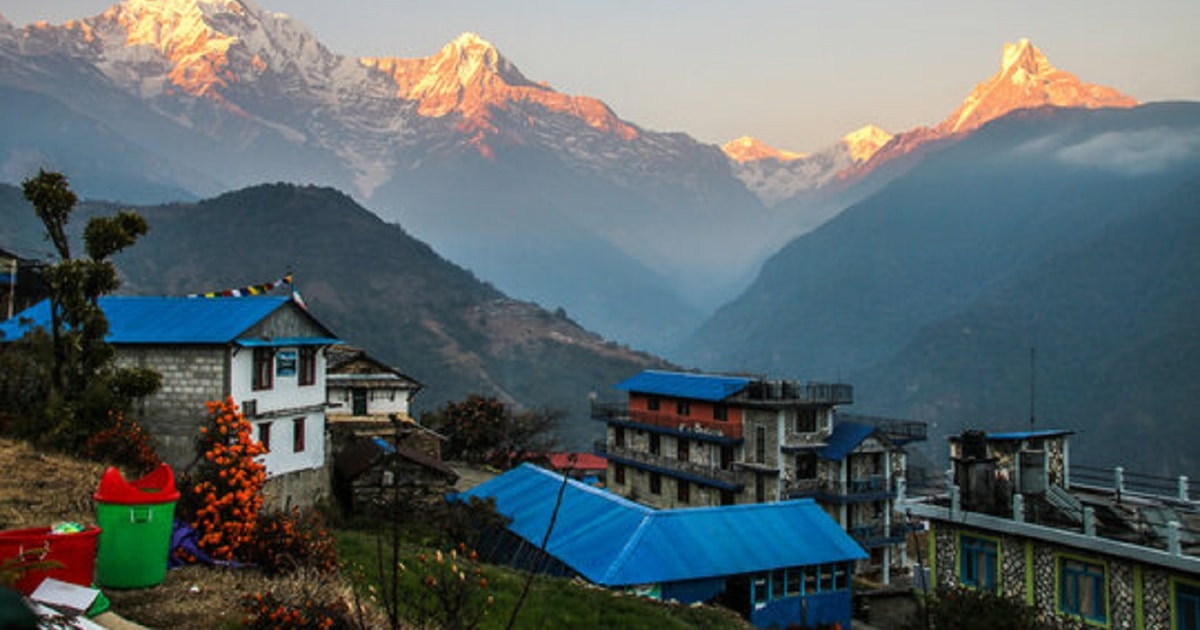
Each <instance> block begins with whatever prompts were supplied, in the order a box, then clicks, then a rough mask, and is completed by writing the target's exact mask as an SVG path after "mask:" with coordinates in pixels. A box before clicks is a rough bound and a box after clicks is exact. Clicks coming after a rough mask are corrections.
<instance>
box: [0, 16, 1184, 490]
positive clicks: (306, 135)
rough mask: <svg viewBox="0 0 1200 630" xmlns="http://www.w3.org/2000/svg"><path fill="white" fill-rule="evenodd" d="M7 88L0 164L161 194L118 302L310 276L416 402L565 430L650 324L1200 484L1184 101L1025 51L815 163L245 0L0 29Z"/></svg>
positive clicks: (137, 195)
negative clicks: (373, 48)
mask: <svg viewBox="0 0 1200 630" xmlns="http://www.w3.org/2000/svg"><path fill="white" fill-rule="evenodd" d="M0 98H3V99H4V102H5V103H6V104H12V105H13V106H11V107H5V108H4V109H3V110H0V178H2V179H3V180H4V181H7V182H10V183H16V182H19V181H20V180H21V179H23V178H25V177H28V176H29V175H30V174H32V173H33V172H35V171H36V169H37V168H38V167H45V168H50V169H55V170H61V171H63V172H65V173H67V174H68V175H69V176H70V177H71V181H72V183H73V185H74V186H75V188H76V189H77V190H79V191H80V192H81V193H82V194H83V195H84V196H86V197H89V198H91V199H108V200H112V201H120V202H125V203H136V204H140V208H141V209H143V210H144V211H145V212H146V213H147V214H148V215H150V216H149V218H150V220H151V225H152V230H153V231H152V234H151V236H149V237H147V240H146V241H145V243H144V244H143V243H139V245H138V247H137V248H135V249H136V250H138V251H139V252H140V253H131V256H130V257H129V258H128V259H124V260H122V261H121V263H122V269H123V270H125V272H126V273H127V276H128V279H129V285H128V287H127V288H128V289H129V290H132V291H142V292H194V291H198V290H206V289H209V288H213V287H211V286H210V285H211V284H213V283H216V284H227V285H233V286H240V285H244V284H249V283H253V282H254V281H255V280H256V279H259V278H262V277H272V276H274V275H275V274H277V273H278V272H279V268H280V267H292V268H294V269H295V270H296V271H297V273H298V275H299V277H300V278H301V283H302V284H301V288H302V290H303V291H304V293H305V296H306V297H309V299H310V301H311V302H312V303H313V305H314V309H317V310H318V314H319V315H320V316H321V317H322V318H323V319H328V320H329V321H330V324H331V325H332V326H334V328H335V330H337V331H338V332H339V333H340V334H342V335H343V336H346V337H348V338H349V339H350V340H351V341H353V342H356V343H361V344H362V345H366V346H367V347H368V348H369V349H370V350H371V351H372V352H374V353H376V354H379V355H380V356H381V358H383V359H385V360H387V361H389V362H393V363H395V364H396V365H398V366H400V367H402V369H405V370H407V371H410V372H412V374H413V376H415V377H416V378H418V380H422V381H423V382H426V383H427V384H429V386H430V387H429V391H428V392H427V395H426V400H425V404H429V403H431V402H432V403H433V404H437V403H440V402H443V401H442V400H441V399H442V398H443V397H445V398H451V397H455V396H458V395H461V394H463V393H465V392H466V393H469V392H477V391H482V392H484V393H495V394H497V395H499V396H501V397H502V398H504V399H505V400H508V401H512V402H516V403H520V404H522V405H524V406H528V407H537V406H542V405H550V406H555V407H569V408H570V410H571V412H572V414H573V416H574V417H576V418H579V417H581V416H582V415H585V414H586V410H585V409H584V408H583V407H584V404H585V403H584V400H585V398H586V397H587V394H588V393H590V392H595V391H596V388H597V387H601V388H603V387H605V386H606V385H609V384H611V383H614V382H617V381H619V380H621V378H623V376H621V375H627V373H629V372H630V371H636V370H637V369H640V368H641V367H644V366H649V365H665V361H663V360H662V359H657V358H655V357H653V356H650V355H645V354H640V353H636V352H631V351H629V350H627V349H626V346H632V347H635V348H640V349H646V350H650V351H654V352H656V353H658V354H660V355H662V356H665V357H668V358H669V359H670V360H671V361H673V362H674V363H677V364H682V365H687V366H697V367H702V368H706V369H711V370H715V371H723V372H728V371H743V372H753V373H766V374H769V375H772V376H781V377H786V378H801V379H802V380H803V379H810V378H811V379H815V380H838V381H849V382H851V383H853V384H854V385H855V386H856V399H857V403H856V407H857V408H858V409H857V410H858V411H860V412H869V413H877V414H880V415H888V416H897V417H906V418H913V419H919V420H926V421H928V422H930V425H931V435H934V436H941V435H944V434H947V433H955V432H957V431H959V430H961V429H962V428H966V427H972V426H980V425H982V426H984V427H985V428H1005V429H1010V428H1014V426H1013V425H1014V423H1019V424H1020V426H1025V423H1029V422H1034V423H1035V426H1046V425H1051V424H1052V425H1055V428H1060V427H1061V428H1069V429H1077V430H1078V431H1079V432H1080V435H1079V438H1080V441H1081V442H1082V443H1083V445H1084V446H1087V447H1095V448H1089V449H1088V451H1089V452H1091V453H1092V455H1093V458H1092V459H1091V462H1093V463H1105V462H1102V461H1100V460H1103V459H1104V458H1105V457H1121V456H1128V457H1130V458H1131V460H1132V461H1128V462H1125V463H1127V464H1128V465H1129V466H1131V467H1132V468H1134V469H1137V470H1146V471H1148V472H1168V471H1169V472H1176V473H1177V472H1188V471H1192V474H1195V473H1200V463H1198V462H1197V461H1196V460H1195V458H1194V456H1192V455H1191V454H1190V453H1189V452H1188V451H1187V449H1186V448H1181V446H1180V445H1182V444H1188V443H1190V440H1193V439H1195V438H1196V437H1200V435H1196V434H1195V431H1194V430H1193V429H1192V428H1191V427H1192V426H1194V425H1195V423H1194V422H1191V420H1192V419H1193V418H1194V412H1192V411H1191V409H1192V408H1193V407H1194V406H1195V404H1194V403H1195V402H1196V401H1195V394H1194V392H1195V391H1196V387H1195V385H1194V383H1193V382H1192V381H1194V379H1193V378H1191V377H1190V376H1189V375H1190V374H1195V373H1200V356H1198V354H1197V351H1196V345H1195V342H1194V339H1197V338H1200V335H1197V334H1196V333H1197V332H1200V331H1196V330H1195V328H1194V327H1195V324H1194V323H1191V319H1194V318H1192V317H1190V316H1189V315H1188V314H1190V313H1194V312H1196V310H1195V306H1197V305H1196V304H1194V303H1193V301H1192V300H1193V298H1191V297H1190V296H1192V295H1200V291H1198V290H1197V289H1198V288H1200V287H1197V286H1196V282H1197V281H1196V280H1195V278H1196V277H1197V275H1196V273H1195V272H1196V271H1198V269H1197V268H1196V259H1195V252H1196V251H1200V244H1198V243H1197V242H1196V233H1195V224H1194V218H1195V217H1196V215H1197V213H1196V210H1195V204H1194V202H1193V201H1191V200H1192V199H1195V198H1196V197H1195V192H1196V177H1197V172H1198V170H1200V164H1198V163H1197V155H1198V154H1200V122H1198V118H1200V112H1198V111H1197V108H1198V107H1200V106H1197V105H1196V104H1194V103H1152V104H1145V105H1139V104H1138V103H1137V101H1136V100H1135V99H1133V98H1132V97H1130V96H1127V95H1125V94H1122V93H1121V92H1119V91H1117V90H1115V89H1113V88H1108V87H1103V86H1097V85H1093V84H1089V83H1086V82H1085V81H1083V80H1081V79H1080V78H1078V77H1076V76H1074V75H1072V74H1071V73H1069V72H1066V71H1063V70H1059V69H1058V68H1056V67H1054V66H1053V65H1052V64H1051V63H1050V62H1049V60H1048V59H1047V58H1046V56H1045V55H1044V54H1042V53H1041V52H1040V51H1039V50H1038V49H1037V48H1036V47H1035V46H1033V44H1032V43H1031V42H1029V41H1028V40H1019V41H1017V42H1016V43H1013V44H1008V45H1005V47H1004V49H1003V51H1002V55H1001V60H1000V65H999V69H998V70H997V72H996V73H995V74H994V75H993V76H991V77H989V78H988V79H986V80H984V81H982V82H980V83H979V84H978V85H976V86H975V88H974V89H973V90H971V92H970V93H969V94H968V95H967V96H966V97H965V98H964V100H963V102H962V103H961V105H960V106H959V107H958V108H957V109H956V110H955V111H953V112H951V113H950V114H949V115H947V116H946V117H945V118H944V119H942V120H941V122H939V123H937V124H933V125H930V126H921V127H917V128H914V129H908V130H891V131H887V130H883V129H880V128H878V127H876V126H873V125H869V124H867V125H864V126H863V127H861V128H860V129H858V130H856V131H852V132H850V133H847V134H845V135H843V136H842V137H841V138H840V139H838V140H836V141H834V142H832V143H830V145H829V146H826V147H822V148H817V149H816V150H812V151H798V150H791V149H781V148H775V147H771V146H769V145H768V144H767V143H766V142H763V141H761V140H758V139H754V138H741V139H738V140H735V141H731V142H730V143H727V144H726V145H724V146H715V145H709V144H705V143H703V142H699V141H697V140H695V139H693V138H691V137H689V136H688V135H686V134H683V133H661V132H657V131H654V130H650V129H645V128H643V127H641V126H639V125H638V124H636V123H635V122H632V121H628V120H624V119H622V118H621V117H620V116H618V114H617V113H616V112H614V111H613V110H612V109H611V108H609V107H608V106H607V105H605V104H604V102H603V101H602V100H600V99H598V98H594V97H589V96H573V95H567V94H563V93H560V92H557V91H555V90H554V89H552V88H550V87H549V86H547V85H545V84H543V83H541V82H538V81H536V80H534V79H530V78H528V77H526V76H525V75H524V74H523V73H522V72H521V71H520V70H519V69H518V68H517V66H516V65H515V64H514V63H513V62H512V61H510V60H508V59H507V58H505V57H504V56H503V55H502V54H500V52H499V50H498V49H497V48H496V47H495V46H493V45H491V44H490V43H489V42H487V41H486V40H485V39H483V38H482V37H480V36H478V35H475V34H471V33H466V34H464V35H462V36H460V37H458V38H456V39H455V40H454V41H452V42H450V43H448V44H447V45H446V46H445V47H444V48H442V49H441V50H440V51H437V52H436V53H434V54H433V55H431V56H428V57H423V58H413V59H405V58H364V59H351V58H348V57H345V56H342V55H339V54H337V53H335V52H333V51H330V50H328V49H326V48H325V47H324V46H323V45H322V44H321V43H320V42H319V41H318V40H317V39H316V38H315V37H314V36H313V35H312V34H311V33H309V32H308V31H307V30H305V29H304V28H303V27H302V26H300V25H299V24H298V23H296V22H295V21H293V20H291V19H290V18H288V17H287V16H285V15H282V14H277V13H270V12H267V11H264V10H262V9H259V8H258V7H257V6H255V5H254V4H253V2H251V1H250V0H240V1H233V0H158V1H150V0H124V1H123V2H121V3H120V4H117V5H114V6H113V8H111V9H109V10H108V11H106V12H105V13H103V14H100V15H97V16H93V17H89V18H85V19H81V20H77V21H73V22H68V23H66V24H62V25H58V26H52V25H46V24H37V25H31V26H26V27H23V28H17V27H15V26H13V25H11V24H9V23H7V22H5V21H3V20H0ZM273 181H284V182H294V183H295V184H300V185H291V184H289V185H274V184H272V185H263V182H273ZM305 184H315V185H316V186H306V185H305ZM335 189H336V190H335ZM339 190H340V191H344V193H340V192H337V191H339ZM229 191H233V192H229ZM12 195H14V193H13V192H12V191H11V190H8V189H0V204H3V203H4V199H7V198H8V196H12ZM165 201H174V202H175V203H168V204H165V205H164V204H163V202H165ZM4 207H5V208H7V207H8V206H4ZM95 207H96V208H111V207H112V206H111V205H108V204H102V203H97V204H96V205H95ZM364 208H368V209H369V212H368V211H367V210H364ZM5 212H6V214H7V213H8V212H9V211H8V210H7V209H5ZM22 212H24V210H22ZM371 213H374V215H375V216H372V215H371ZM326 214H327V215H328V216H324V215H326ZM342 223H345V226H346V227H345V228H343V227H341V224H342ZM12 229H15V228H13V227H12V226H11V225H9V226H4V227H2V228H0V235H2V236H4V237H5V238H6V239H8V238H16V236H13V233H12V232H11V230H12ZM26 236H27V235H26ZM214 242H220V243H222V244H224V243H230V245H229V246H228V247H225V246H224V245H222V247H221V248H219V251H214V250H217V249H218V248H214V247H213V246H212V244H213V243H214ZM143 245H144V247H143ZM360 250H361V251H360ZM392 250H395V251H392ZM228 251H236V252H237V255H236V256H229V255H227V253H228ZM449 261H453V263H450V262H449ZM126 268H127V270H126ZM201 284H204V285H205V286H198V285H201ZM216 288H220V287H216ZM508 296H513V297H511V298H510V297H508ZM410 301H411V303H410ZM589 330H590V331H595V333H599V334H598V335H597V334H594V333H591V332H587V331H589ZM605 338H607V339H608V340H609V341H605V340H604V339H605ZM1030 354H1036V357H1037V360H1036V361H1030V358H1029V356H1030ZM410 366H413V367H410ZM1035 381H1036V383H1037V386H1036V388H1035V387H1033V386H1032V384H1033V383H1034V382H1035ZM1035 390H1036V391H1035ZM1035 393H1036V395H1035ZM1031 416H1032V417H1031ZM585 424H586V421H584V422H582V423H578V422H577V423H576V424H575V425H573V426H576V427H583V426H584V425H585ZM1015 428H1020V427H1015ZM1130 431H1134V432H1136V434H1137V435H1139V436H1144V437H1145V439H1143V440H1141V441H1140V442H1139V443H1138V445H1137V446H1136V447H1127V445H1126V442H1127V441H1128V435H1129V434H1130ZM593 433H594V431H593V432H591V433H589V429H587V428H581V429H580V430H579V431H578V432H577V433H576V434H575V437H576V439H577V441H580V442H583V441H586V440H587V439H589V437H590V436H591V435H592V434H593ZM933 442H938V440H937V439H936V438H935V439H934V440H932V441H931V444H932V447H933V448H934V450H935V451H938V450H940V444H937V443H933Z"/></svg>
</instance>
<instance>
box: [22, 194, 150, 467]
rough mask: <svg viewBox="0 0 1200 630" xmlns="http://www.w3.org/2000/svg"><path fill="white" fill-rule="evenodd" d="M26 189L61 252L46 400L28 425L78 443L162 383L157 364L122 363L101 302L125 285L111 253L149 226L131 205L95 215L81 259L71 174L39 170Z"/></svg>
mask: <svg viewBox="0 0 1200 630" xmlns="http://www.w3.org/2000/svg"><path fill="white" fill-rule="evenodd" d="M22 188H23V192H24V195H25V198H26V199H27V200H28V201H29V202H30V203H31V204H32V205H33V209H34V212H35V213H36V214H37V216H38V218H39V219H40V220H41V221H42V224H43V225H44V226H45V229H46V239H47V240H49V241H50V242H51V243H52V244H53V245H54V248H55V250H56V252H57V254H58V261H57V262H55V263H54V264H52V265H49V267H48V269H47V270H46V280H47V283H48V284H49V287H50V331H49V335H50V345H51V352H50V357H51V359H50V369H49V382H48V383H47V384H46V391H47V395H46V405H45V408H44V413H43V415H42V417H41V418H40V419H38V421H37V422H36V423H35V424H34V425H33V426H30V427H28V429H29V432H30V433H31V434H32V435H33V436H36V437H38V438H40V440H41V441H43V442H44V443H48V444H51V445H54V446H59V447H63V448H67V449H76V448H78V447H79V446H81V445H82V444H83V443H84V442H85V441H86V440H87V438H88V437H89V436H91V435H92V434H93V433H95V432H97V431H99V430H101V429H103V428H105V427H106V426H107V424H108V423H109V421H110V420H109V418H110V414H109V412H110V411H119V412H125V411H127V410H128V408H129V406H130V403H131V402H132V401H133V400H135V399H137V398H140V397H143V396H147V395H149V394H152V393H154V392H155V391H157V390H158V387H159V385H160V383H161V379H160V377H159V375H158V374H157V373H156V372H154V371H153V370H149V369H146V368H118V367H117V366H116V365H115V353H114V351H113V348H112V346H110V345H109V344H108V343H107V342H106V341H105V337H106V336H107V334H108V320H107V318H105V316H104V312H103V311H102V310H101V309H100V304H99V300H100V297H101V296H102V295H106V294H109V293H112V292H113V291H115V290H116V289H117V288H118V287H120V285H121V281H120V278H119V277H118V275H117V269H116V266H115V265H114V264H113V262H112V260H111V258H112V256H114V255H115V254H117V253H119V252H121V251H122V250H124V249H125V248H127V247H129V246H130V245H132V244H134V243H135V242H136V241H137V239H138V237H140V236H142V235H143V234H145V233H146V231H147V229H148V226H147V224H146V220H145V219H144V218H142V217H141V215H139V214H137V213H136V212H133V211H131V210H122V211H120V212H118V213H117V214H116V215H114V216H110V217H96V218H93V219H91V220H90V221H88V224H87V226H86V228H85V229H84V231H83V241H84V250H85V252H86V254H87V257H86V258H74V257H72V255H71V242H70V235H69V234H68V232H67V224H68V223H69V221H70V218H71V213H72V211H73V210H74V208H75V204H76V203H77V202H78V198H77V197H76V196H75V193H74V192H72V191H71V188H70V186H69V185H68V183H67V178H66V177H64V176H63V175H62V174H61V173H53V172H46V171H39V172H38V174H37V176H36V177H32V178H30V179H27V180H25V182H23V184H22Z"/></svg>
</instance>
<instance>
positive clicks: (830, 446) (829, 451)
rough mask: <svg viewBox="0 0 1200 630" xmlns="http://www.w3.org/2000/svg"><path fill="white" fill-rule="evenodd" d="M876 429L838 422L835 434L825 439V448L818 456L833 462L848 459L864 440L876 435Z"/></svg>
mask: <svg viewBox="0 0 1200 630" xmlns="http://www.w3.org/2000/svg"><path fill="white" fill-rule="evenodd" d="M875 430H876V429H875V427H873V426H871V425H869V424H859V423H857V422H838V423H835V424H834V425H833V432H832V433H830V434H829V437H828V438H826V439H825V446H823V447H821V448H820V449H819V450H818V451H817V455H818V456H820V457H822V458H824V459H828V460H832V461H835V462H836V461H841V460H843V459H846V456H847V455H849V454H850V451H853V450H854V449H856V448H858V446H859V445H860V444H862V443H863V440H865V439H867V437H869V436H870V435H871V434H872V433H875Z"/></svg>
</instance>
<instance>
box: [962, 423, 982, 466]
mask: <svg viewBox="0 0 1200 630" xmlns="http://www.w3.org/2000/svg"><path fill="white" fill-rule="evenodd" d="M959 440H960V443H961V445H962V458H963V459H983V458H985V457H987V433H985V432H983V431H980V430H978V429H968V430H966V431H963V432H962V435H961V436H960V437H959Z"/></svg>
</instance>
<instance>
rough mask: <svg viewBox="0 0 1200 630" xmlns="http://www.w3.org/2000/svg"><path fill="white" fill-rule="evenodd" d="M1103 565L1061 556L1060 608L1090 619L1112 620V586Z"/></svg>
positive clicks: (1059, 568) (1094, 620)
mask: <svg viewBox="0 0 1200 630" xmlns="http://www.w3.org/2000/svg"><path fill="white" fill-rule="evenodd" d="M1106 582H1107V575H1106V572H1105V568H1104V565H1103V564H1099V563H1096V562H1089V561H1087V560H1083V559H1081V558H1073V557H1068V556H1061V557H1059V559H1058V609H1059V610H1060V611H1062V612H1064V613H1066V614H1068V615H1077V616H1080V617H1083V618H1084V619H1086V620H1088V621H1093V622H1096V623H1101V624H1105V623H1108V596H1107V593H1108V586H1107V584H1106Z"/></svg>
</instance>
